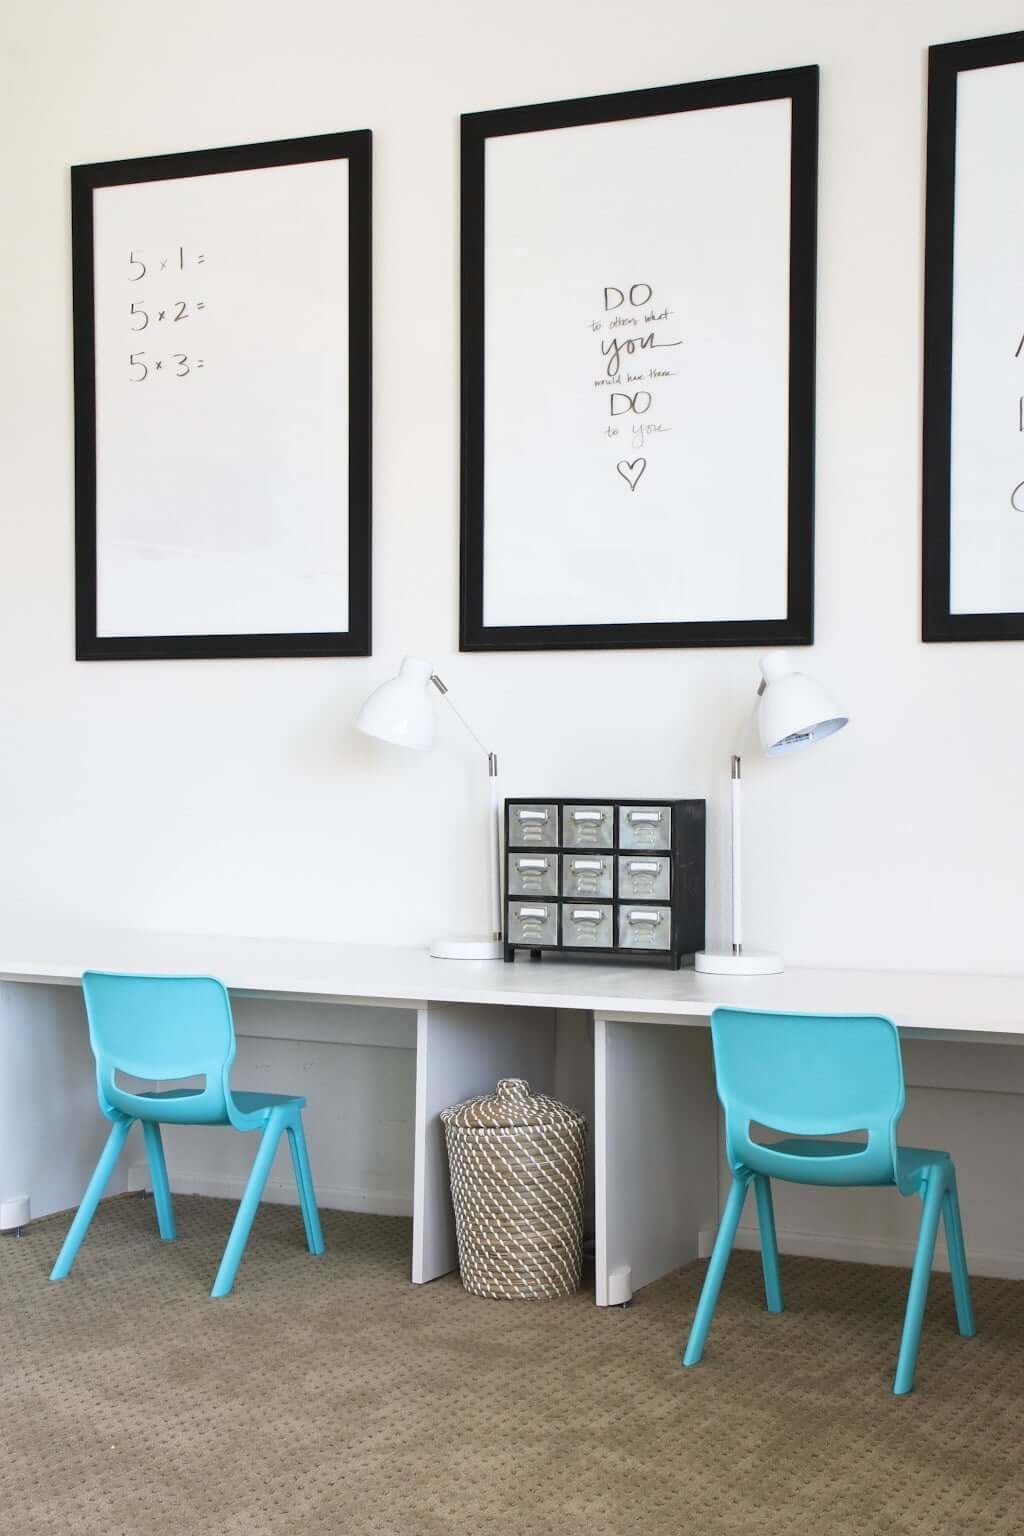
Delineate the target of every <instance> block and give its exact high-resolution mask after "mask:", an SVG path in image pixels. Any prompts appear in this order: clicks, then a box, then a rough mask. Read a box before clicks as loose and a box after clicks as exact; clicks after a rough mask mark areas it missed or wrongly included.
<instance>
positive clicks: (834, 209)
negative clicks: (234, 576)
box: [0, 0, 1024, 971]
mask: <svg viewBox="0 0 1024 1536" xmlns="http://www.w3.org/2000/svg"><path fill="white" fill-rule="evenodd" d="M1020 21H1021V10H1020V5H1019V3H1017V0H903V3H900V4H893V3H892V0H871V3H869V0H860V3H857V0H841V3H839V0H834V3H830V0H774V3H773V4H772V5H770V6H765V5H764V4H763V3H761V0H724V3H721V4H719V5H716V6H709V5H706V4H704V3H696V0H686V3H682V4H681V3H680V0H649V3H648V4H647V5H646V6H645V7H644V11H643V16H642V19H641V18H639V17H636V16H627V14H626V13H625V12H623V11H622V9H621V7H617V6H613V5H609V4H603V3H602V4H595V3H593V0H558V3H556V4H551V3H550V0H520V3H518V4H517V5H515V6H509V5H504V4H502V5H498V4H480V3H477V4H472V5H470V4H466V3H459V0H434V3H432V4H431V5H429V6H425V5H421V4H419V3H414V0H407V3H397V0H394V3H381V4H378V5H376V6H366V5H363V4H354V3H351V0H340V3H339V0H297V3H296V4H294V5H291V6H281V5H280V4H278V3H277V0H244V3H243V0H183V3H181V4H178V5H175V6H166V5H162V4H158V3H157V0H138V3H137V4H135V5H134V6H133V7H132V10H131V13H130V17H129V15H128V13H126V12H125V9H124V6H123V5H121V4H120V3H115V0H93V3H91V4H89V5H87V6H83V5H80V4H77V3H74V0H6V3H5V5H4V6H3V8H2V11H0V60H2V63H0V68H2V69H4V71H5V73H6V74H7V76H8V78H7V79H6V80H4V81H3V89H2V90H0V103H2V105H0V112H2V113H3V132H2V133H0V146H2V148H0V153H2V154H3V156H4V210H5V226H6V228H7V229H8V230H9V231H10V232H11V235H12V236H13V238H8V239H7V240H5V242H4V245H3V253H2V257H0V259H2V261H3V264H4V267H5V268H6V273H5V275H6V278H7V286H8V291H9V293H11V294H12V295H13V303H12V302H9V303H8V305H7V308H6V311H5V316H4V329H5V342H4V367H3V368H2V369H0V423H2V425H0V432H2V433H3V452H2V455H0V462H2V464H3V511H2V519H3V521H2V533H0V537H2V545H0V551H2V553H0V697H2V698H3V700H4V721H5V724H4V731H3V738H4V749H3V751H2V752H0V806H2V807H4V808H6V813H5V815H4V817H3V869H4V879H3V881H2V882H0V910H2V909H3V907H8V908H11V909H16V910H18V911H22V912H24V911H29V912H39V913H48V912H55V911H60V912H62V913H65V914H69V915H71V914H79V913H81V914H88V915H89V916H90V917H96V918H101V919H102V918H110V919H112V920H114V921H118V920H123V921H127V922H131V923H143V924H148V925H151V926H153V927H161V928H176V929H203V930H210V931H218V930H223V929H228V930H231V931H238V932H247V933H289V934H308V935H319V936H322V937H324V938H334V937H340V938H360V939H373V938H379V939H381V940H383V941H386V942H387V941H390V942H417V941H420V940H423V939H425V938H426V937H428V935H429V934H430V933H431V932H432V930H433V929H435V928H437V927H446V926H447V927H451V928H453V929H458V928H461V927H465V926H467V925H469V926H472V925H473V923H474V920H476V921H477V922H482V921H483V917H484V913H485V910H486V908H485V874H484V867H483V860H482V858H481V853H480V844H479V841H478V838H477V833H478V830H479V828H478V825H477V823H478V819H479V817H478V814H477V812H475V810H474V798H475V797H476V795H477V791H478V788H480V787H481V786H479V785H478V780H477V764H476V762H475V761H474V759H473V758H472V756H471V750H470V749H469V747H468V744H466V743H464V742H463V741H462V740H461V739H460V737H459V735H458V733H457V730H456V729H455V728H454V727H453V726H452V725H451V724H450V723H449V724H448V725H447V726H446V728H445V729H444V731H443V734H442V738H441V743H440V747H439V750H438V751H437V752H436V753H435V754H434V756H433V757H431V758H430V759H427V760H424V759H421V758H412V757H411V756H406V755H405V754H402V753H400V752H398V751H396V750H394V749H389V748H387V747H384V746H380V745H377V744H374V743H371V742H369V741H364V740H361V739H360V738H358V737H357V736H356V735H355V734H354V733H353V732H352V730H351V728H350V727H351V720H352V717H353V715H354V713H355V711H356V709H357V706H358V704H359V702H360V700H361V699H362V697H363V696H364V694H365V693H366V692H367V691H368V689H369V688H370V687H371V686H372V685H373V684H375V683H376V682H378V681H379V680H381V679H382V678H383V677H384V676H386V675H387V673H388V671H389V670H390V668H391V667H392V666H393V665H394V663H395V660H396V658H397V657H399V656H400V655H401V654H402V652H404V651H406V650H412V651H416V652H419V653H422V654H425V655H427V656H429V657H432V658H433V659H434V660H435V662H436V663H437V665H438V666H439V667H440V668H441V669H443V671H444V673H445V674H446V675H450V679H451V682H452V685H453V696H454V697H457V699H458V701H459V703H460V705H462V706H464V707H465V710H466V711H467V712H468V713H469V714H470V715H471V717H472V718H473V719H474V720H475V721H477V722H478V724H479V729H480V731H481V733H482V734H483V735H485V737H486V738H487V739H489V740H490V741H492V742H493V743H494V744H495V745H496V747H497V748H499V749H500V751H501V755H502V768H503V776H504V782H505V787H506V789H507V790H508V791H509V792H520V793H525V794H534V793H537V792H538V791H540V790H543V791H545V792H550V793H555V792H558V791H566V792H569V793H581V792H583V791H584V790H586V788H587V786H588V785H590V786H594V785H599V786H600V787H601V789H602V792H604V793H608V792H613V793H615V792H621V793H626V794H628V793H634V792H639V791H643V792H644V793H651V792H657V793H667V792H670V791H671V792H675V793H678V794H681V795H686V794H691V795H707V796H708V797H709V799H710V800H711V801H712V811H713V820H712V834H713V842H712V868H711V889H712V903H713V912H714V919H715V924H714V926H715V931H716V932H717V933H720V932H721V926H722V918H723V916H724V905H723V891H722V881H721V872H722V851H723V850H722V839H721V830H722V815H723V813H724V799H723V791H724V789H725V773H724V769H725V765H726V761H727V753H728V750H729V747H730V743H731V737H732V733H733V729H734V726H735V723H736V722H737V720H738V719H739V718H740V716H741V715H742V713H743V711H744V709H745V707H746V704H747V701H748V697H749V695H750V690H751V686H752V682H753V680H754V677H755V660H756V657H755V654H754V653H751V652H748V651H738V652H733V653H729V652H726V651H694V652H690V653H686V652H681V651H665V652H660V653H657V652H648V653H641V652H624V653H611V654H609V653H605V654H597V655H583V654H566V655H557V654H556V655H548V656H544V655H537V654H535V655H512V656H466V657H460V656H458V655H453V654H452V653H453V652H454V651H455V649H456V645H457V639H456V633H457V631H456V598H457V562H458V548H457V465H458V416H457V366H456V359H457V350H456V340H457V314H456V304H457V294H458V282H457V209H456V195H457V149H458V115H459V113H460V111H463V110H471V109H478V108H486V107H498V106H504V105H513V104H516V103H522V102H532V101H539V100H544V99H550V98H554V97H559V96H571V95H582V94H587V93H591V92H601V91H614V90H622V89H628V88H631V87H639V86H647V85H657V84H661V83H666V82H671V81H676V80H695V79H701V78H706V77H710V76H714V75H727V74H731V73H739V72H743V71H750V70H760V69H771V68H777V67H782V66H787V65H794V64H806V63H813V62H817V63H818V64H820V65H821V69H822V114H821V130H822V132H821V219H820V258H821V262H820V289H819V293H820V303H819V317H820V326H819V351H818V357H819V392H818V445H817V447H818V451H817V462H818V515H817V528H818V556H817V575H818V603H817V634H818V637H819V638H818V643H817V644H816V646H815V647H814V649H813V651H812V652H811V653H809V654H808V655H807V657H806V660H807V663H808V665H809V666H813V668H814V669H815V670H816V671H817V672H819V673H820V674H821V676H822V677H823V678H827V679H828V680H829V681H830V682H831V683H832V685H833V687H834V689H835V690H836V691H837V692H838V693H839V694H840V695H841V696H842V697H843V698H844V699H845V700H846V702H847V703H848V706H849V709H850V712H851V714H852V716H853V725H852V727H851V728H850V730H848V731H847V732H846V733H844V735H842V736H841V737H839V738H837V739H836V740H835V741H834V742H831V743H829V744H828V745H827V746H826V747H823V748H822V749H821V750H820V751H819V752H814V753H809V754H807V755H806V756H803V757H797V758H795V759H793V760H791V761H785V762H782V763H772V764H767V763H763V762H762V763H759V764H758V765H757V766H756V767H755V765H754V763H753V762H751V764H750V767H749V782H748V799H749V802H750V816H749V823H750V825H749V840H748V847H749V855H750V857H749V868H748V877H749V878H748V885H749V890H748V906H749V933H750V937H751V939H752V940H753V939H755V938H756V939H757V940H758V941H760V942H762V943H765V944H771V945H780V946H781V947H782V948H783V949H784V950H785V952H786V953H787V955H788V957H789V958H790V960H791V961H805V962H814V963H824V964H844V963H852V964H876V965H892V966H911V967H925V968H927V967H949V968H952V969H973V968H978V969H989V970H1001V971H1020V970H1021V969H1024V960H1022V950H1021V946H1020V942H1019V931H1020V923H1019V911H1020V909H1019V901H1018V890H1019V875H1018V872H1019V870H1020V868H1021V867H1022V865H1024V818H1022V817H1021V815H1020V813H1019V800H1018V797H1017V796H1016V794H1015V792H1014V788H1013V785H1014V780H1015V778H1016V776H1017V775H1016V769H1017V764H1018V762H1019V758H1020V749H1021V745H1022V731H1024V726H1022V713H1021V711H1020V710H1019V709H1017V708H1015V707H1014V705H1013V701H1014V700H1015V699H1016V698H1017V697H1018V696H1019V691H1020V682H1019V680H1020V675H1021V673H1020V667H1021V655H1022V647H1021V646H1020V645H1012V644H1004V645H961V646H928V647H926V646H922V645H921V644H920V642H919V641H918V638H917V635H918V568H919V558H918V551H919V534H918V527H919V469H918V461H919V444H920V403H921V388H920V375H921V294H922V250H921V238H922V237H921V227H922V225H921V220H922V197H923V193H922V186H923V181H922V177H923V146H924V138H923V129H924V83H925V67H926V56H925V50H926V46H927V44H928V43H930V42H938V41H944V40H948V39H951V38H958V37H962V36H964V35H969V34H972V33H973V34H978V33H983V32H986V31H998V30H1000V29H1009V28H1012V27H1013V26H1015V25H1019V24H1020ZM362 127H372V129H373V132H374V155H375V218H376V227H375V271H374V277H375V288H376V292H375V314H374V320H375V327H376V346H375V355H374V428H375V466H374V468H375V482H376V496H375V509H374V515H375V532H374V550H375V558H376V579H375V594H374V595H375V606H376V625H375V656H374V657H373V658H372V659H370V660H366V661H356V660H338V661H332V660H309V661H278V662H274V661H270V662H261V661H237V662H203V663H196V662H192V663H188V662H166V663H142V662H129V663H121V664H118V663H92V664H76V663H75V661H74V660H73V637H72V609H73V590H72V556H73V546H72V512H73V503H72V392H71V311H70V268H69V261H70V258H69V241H68V188H67V167H68V165H69V164H71V163H72V162H76V161H86V160H102V159H108V158H118V157H122V156H130V155H141V154H151V153H154V152H159V151H166V150H182V149H190V148H202V147H205V146H209V145H217V144H231V143H239V142H243V143H244V142H247V141H249V140H255V139H273V138H277V137H284V136H291V135H297V134H306V133H319V132H325V131H328V130H333V129H345V128H362ZM628 198H629V189H628V187H624V188H623V205H624V207H628ZM756 493H757V466H756V465H755V464H750V465H747V466H742V467H741V478H740V480H739V482H738V485H737V494H742V495H756ZM616 717H618V718H621V719H624V720H628V721H631V722H634V723H635V722H637V721H639V720H641V719H642V721H643V728H642V731H640V732H639V734H637V733H636V732H635V731H633V730H627V729H621V728H620V729H615V728H614V727H613V726H611V725H610V724H609V721H610V720H613V719H615V718H616ZM478 805H482V794H481V795H480V797H479V800H478ZM410 849H411V850H412V852H411V853H410ZM410 862H411V864H412V867H413V868H414V869H415V872H416V879H415V880H414V881H412V882H410V881H409V868H410ZM380 871H383V872H384V874H383V878H382V875H381V873H379V872H380ZM396 879H401V880H402V881H403V883H405V884H406V886H407V889H406V890H404V891H403V892H402V894H401V895H400V896H399V897H397V898H396V897H395V896H394V890H395V884H396ZM410 883H411V886H412V888H411V889H410V888H408V886H409V885H410ZM385 885H386V889H387V891H388V892H389V896H390V900H389V908H388V916H387V917H386V918H384V919H382V918H381V916H380V908H379V906H378V905H377V903H375V902H371V901H370V900H368V897H369V896H370V895H371V894H372V893H373V892H374V891H375V890H376V891H379V890H381V889H383V888H384V886H385Z"/></svg>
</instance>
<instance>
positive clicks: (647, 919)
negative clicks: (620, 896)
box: [628, 908, 662, 928]
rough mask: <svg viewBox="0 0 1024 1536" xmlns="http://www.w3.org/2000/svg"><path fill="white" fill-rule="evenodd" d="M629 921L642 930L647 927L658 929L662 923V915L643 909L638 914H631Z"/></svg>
mask: <svg viewBox="0 0 1024 1536" xmlns="http://www.w3.org/2000/svg"><path fill="white" fill-rule="evenodd" d="M628 919H629V921H630V922H631V923H632V924H633V926H634V927H637V928H642V927H645V926H650V927H652V928H656V927H657V926H658V924H659V923H660V922H661V921H662V914H661V913H660V912H650V911H647V910H646V909H644V908H641V909H639V910H638V911H636V912H630V913H629V914H628Z"/></svg>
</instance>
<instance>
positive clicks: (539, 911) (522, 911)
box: [519, 907, 548, 923]
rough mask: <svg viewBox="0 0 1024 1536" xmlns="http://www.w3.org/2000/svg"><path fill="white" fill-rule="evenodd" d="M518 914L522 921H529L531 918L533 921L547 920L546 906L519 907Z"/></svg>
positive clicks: (541, 921)
mask: <svg viewBox="0 0 1024 1536" xmlns="http://www.w3.org/2000/svg"><path fill="white" fill-rule="evenodd" d="M519 916H520V918H521V919H522V920H523V922H524V923H526V922H529V921H530V919H531V918H532V919H533V920H534V921H535V922H539V923H543V922H546V921H547V916H548V909H547V907H520V908H519Z"/></svg>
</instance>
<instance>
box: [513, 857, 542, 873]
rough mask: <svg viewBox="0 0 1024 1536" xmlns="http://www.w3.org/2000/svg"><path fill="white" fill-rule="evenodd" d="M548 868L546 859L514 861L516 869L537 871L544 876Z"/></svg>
mask: <svg viewBox="0 0 1024 1536" xmlns="http://www.w3.org/2000/svg"><path fill="white" fill-rule="evenodd" d="M547 868H548V861H547V859H516V869H519V870H523V869H537V870H540V872H541V874H544V873H545V872H546V871H547Z"/></svg>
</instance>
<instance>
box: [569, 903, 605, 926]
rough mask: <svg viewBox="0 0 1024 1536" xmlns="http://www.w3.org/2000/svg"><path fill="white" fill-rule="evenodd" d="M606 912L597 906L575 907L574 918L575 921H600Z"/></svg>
mask: <svg viewBox="0 0 1024 1536" xmlns="http://www.w3.org/2000/svg"><path fill="white" fill-rule="evenodd" d="M603 916H604V914H603V913H602V912H601V911H600V910H599V909H598V908H597V907H574V908H573V909H572V920H573V922H574V923H599V922H600V921H601V918H602V917H603Z"/></svg>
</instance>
